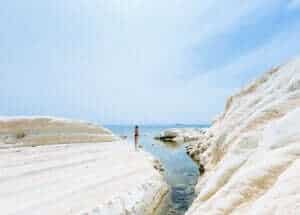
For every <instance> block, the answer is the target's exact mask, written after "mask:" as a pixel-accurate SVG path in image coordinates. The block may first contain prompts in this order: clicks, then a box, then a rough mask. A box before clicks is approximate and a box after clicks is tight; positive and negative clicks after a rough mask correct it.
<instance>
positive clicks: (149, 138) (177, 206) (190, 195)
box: [107, 125, 204, 215]
mask: <svg viewBox="0 0 300 215" xmlns="http://www.w3.org/2000/svg"><path fill="white" fill-rule="evenodd" d="M107 127H108V128H110V129H111V130H112V131H113V132H114V133H116V134H119V135H122V136H128V139H127V140H128V142H129V143H130V144H132V147H134V144H133V135H132V134H133V127H134V126H116V125H114V126H107ZM170 127H178V126H170V125H168V126H141V127H140V134H141V136H140V138H139V144H140V145H142V147H143V148H144V150H145V151H148V152H150V153H151V154H152V155H153V156H154V157H155V158H157V159H159V160H160V161H161V163H162V164H163V166H164V168H165V171H164V177H165V179H166V181H167V183H168V184H169V186H170V189H171V190H170V191H171V192H170V193H169V195H168V196H167V198H166V200H165V202H164V204H163V205H162V207H161V208H160V209H159V211H158V212H157V214H156V215H183V214H184V213H185V212H186V210H187V209H188V207H189V206H190V205H191V203H192V201H193V199H194V197H195V196H194V187H195V185H196V183H197V179H198V177H199V171H198V167H197V165H196V164H195V163H194V162H193V161H192V160H191V159H190V157H189V156H188V155H187V154H186V151H185V148H184V144H174V143H162V142H160V141H156V140H154V139H153V137H154V136H155V134H158V133H160V132H161V131H162V130H164V129H167V128H170ZM184 127H204V126H199V125H191V126H184Z"/></svg>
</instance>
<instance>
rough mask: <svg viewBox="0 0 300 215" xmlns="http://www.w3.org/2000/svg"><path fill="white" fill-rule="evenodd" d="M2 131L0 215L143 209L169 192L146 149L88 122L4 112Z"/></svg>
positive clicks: (111, 214)
mask: <svg viewBox="0 0 300 215" xmlns="http://www.w3.org/2000/svg"><path fill="white" fill-rule="evenodd" d="M0 137H1V139H0V158H1V159H0V205H1V214H32V215H34V214H36V215H39V214H45V215H47V214H49V215H50V214H51V215H52V214H56V215H62V214H99V215H106V214H107V215H120V214H133V215H141V214H145V215H147V214H152V212H153V211H154V210H155V207H156V206H157V205H158V203H159V202H160V201H161V199H162V198H163V196H164V195H165V194H166V192H167V191H168V187H167V185H166V183H165V182H164V180H163V177H162V175H161V174H160V173H159V172H158V171H157V170H155V169H154V165H155V160H154V159H153V158H152V157H151V156H149V155H148V154H146V153H144V152H142V151H141V150H139V152H137V151H135V149H134V147H133V146H132V147H130V145H129V144H127V143H126V142H124V141H121V140H119V138H117V137H115V136H114V135H113V134H112V133H111V132H110V131H109V130H107V129H105V128H101V127H98V126H95V125H93V124H90V123H85V122H77V121H70V120H64V119H55V118H44V117H41V118H2V119H1V120H0ZM116 140H117V141H116ZM32 146H35V147H32Z"/></svg>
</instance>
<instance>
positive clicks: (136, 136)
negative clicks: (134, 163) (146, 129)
mask: <svg viewBox="0 0 300 215" xmlns="http://www.w3.org/2000/svg"><path fill="white" fill-rule="evenodd" d="M139 135H140V134H139V126H137V125H136V126H135V127H134V146H135V150H137V148H138V144H139V143H138V141H139Z"/></svg>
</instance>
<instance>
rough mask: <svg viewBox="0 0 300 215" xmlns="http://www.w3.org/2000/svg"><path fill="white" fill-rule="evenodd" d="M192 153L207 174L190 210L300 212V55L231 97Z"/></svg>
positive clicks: (192, 214) (211, 213) (210, 212)
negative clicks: (299, 57)
mask: <svg viewBox="0 0 300 215" xmlns="http://www.w3.org/2000/svg"><path fill="white" fill-rule="evenodd" d="M188 153H189V154H190V155H191V156H192V157H193V158H194V159H195V160H196V161H198V163H199V164H201V165H203V166H204V168H205V174H204V175H203V176H202V177H200V179H199V182H198V185H197V191H198V193H199V194H198V197H197V199H196V200H195V201H194V203H193V205H192V207H191V208H190V209H189V211H188V212H187V215H196V214H197V215H198V214H208V215H214V214H216V215H217V214H218V215H225V214H253V215H254V214H260V215H264V214H266V215H267V214H270V215H271V214H272V215H273V214H278V215H279V214H280V215H281V214H286V215H288V214H289V215H297V214H299V211H300V161H299V158H300V59H295V60H294V61H291V62H290V63H288V64H286V65H284V66H280V67H277V68H274V69H272V70H271V71H269V72H267V73H266V74H264V75H263V76H262V77H261V78H259V79H258V80H256V81H254V82H253V83H251V84H250V85H248V86H247V87H245V88H244V89H242V90H241V91H240V92H239V93H238V94H236V95H234V96H232V97H230V98H229V99H228V102H227V105H226V109H225V111H224V113H223V114H222V115H221V116H219V117H218V118H217V119H216V120H215V121H214V123H213V125H212V127H211V128H209V129H208V131H207V132H206V133H205V134H204V135H202V137H201V139H200V141H198V142H197V143H193V144H191V145H190V146H189V147H188Z"/></svg>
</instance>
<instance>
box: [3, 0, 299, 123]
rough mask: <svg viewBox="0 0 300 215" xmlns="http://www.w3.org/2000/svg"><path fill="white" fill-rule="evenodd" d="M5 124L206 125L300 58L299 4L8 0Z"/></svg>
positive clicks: (283, 0)
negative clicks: (263, 78)
mask: <svg viewBox="0 0 300 215" xmlns="http://www.w3.org/2000/svg"><path fill="white" fill-rule="evenodd" d="M0 2H1V8H0V26H1V29H0V99H1V100H0V115H5V116H6V115H12V116H14V115H54V116H61V117H70V118H79V119H86V120H92V121H97V122H101V123H104V124H110V123H114V124H118V123H206V122H209V121H210V120H211V119H212V118H213V117H214V116H215V115H216V114H218V113H219V112H221V111H222V110H223V107H224V104H225V101H226V98H227V97H228V96H229V95H231V94H233V93H234V92H236V91H237V90H238V89H239V88H241V87H242V86H243V85H244V84H246V83H247V82H249V81H250V80H252V79H254V78H255V77H257V76H258V75H260V74H261V73H262V72H264V71H265V70H266V69H269V68H270V67H272V66H273V65H278V64H281V63H284V62H286V61H287V60H289V59H290V58H293V57H295V56H297V55H299V54H300V42H299V38H300V0H290V1H288V0H264V1H262V0H252V1H246V0H227V1H219V0H218V1H217V0H130V1H126V0H89V1H86V0H76V1H73V0H72V1H71V0H44V1H36V0H27V1H17V0H1V1H0Z"/></svg>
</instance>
